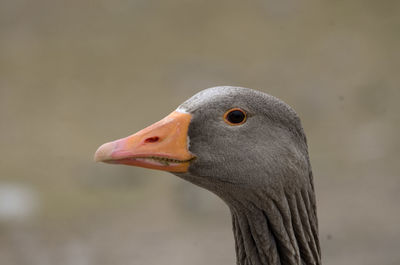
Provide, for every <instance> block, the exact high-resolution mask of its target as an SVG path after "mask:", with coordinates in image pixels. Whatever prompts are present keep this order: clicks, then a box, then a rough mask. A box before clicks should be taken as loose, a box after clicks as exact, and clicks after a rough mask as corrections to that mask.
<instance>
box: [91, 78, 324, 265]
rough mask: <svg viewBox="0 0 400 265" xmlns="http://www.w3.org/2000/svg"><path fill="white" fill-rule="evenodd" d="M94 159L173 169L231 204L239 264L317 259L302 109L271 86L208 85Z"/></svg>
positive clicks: (287, 264)
mask: <svg viewBox="0 0 400 265" xmlns="http://www.w3.org/2000/svg"><path fill="white" fill-rule="evenodd" d="M95 160H96V161H102V162H107V163H113V164H124V165H132V166H139V167H145V168H150V169H158V170H164V171H169V172H171V173H173V174H175V175H176V176H178V177H180V178H183V179H185V180H187V181H189V182H191V183H193V184H195V185H198V186H200V187H203V188H205V189H207V190H210V191H211V192H213V193H215V194H216V195H217V196H219V197H220V198H221V199H222V200H223V201H224V202H225V203H226V204H227V205H228V207H229V209H230V212H231V216H232V224H233V233H234V238H235V250H236V258H237V264H238V265H295V264H296V265H312V264H313V265H319V264H321V253H320V245H319V239H318V222H317V213H316V200H315V193H314V185H313V174H312V169H311V164H310V160H309V155H308V148H307V141H306V137H305V134H304V131H303V128H302V126H301V122H300V119H299V117H298V116H297V114H296V112H295V111H294V110H293V109H292V108H291V107H290V106H288V105H287V104H286V103H284V102H283V101H281V100H279V99H277V98H275V97H273V96H270V95H268V94H266V93H263V92H260V91H256V90H252V89H248V88H242V87H231V86H220V87H212V88H208V89H205V90H203V91H201V92H199V93H197V94H196V95H194V96H193V97H191V98H190V99H188V100H187V101H185V102H184V103H183V104H181V105H180V106H179V107H178V108H177V109H176V110H175V111H174V112H172V113H171V114H169V115H168V116H166V117H165V118H164V119H162V120H160V121H159V122H156V123H154V124H153V125H151V126H149V127H147V128H145V129H143V130H141V131H139V132H137V133H135V134H133V135H131V136H128V137H126V138H123V139H120V140H116V141H113V142H109V143H106V144H104V145H102V146H100V147H99V149H98V150H97V152H96V154H95Z"/></svg>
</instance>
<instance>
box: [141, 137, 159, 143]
mask: <svg viewBox="0 0 400 265" xmlns="http://www.w3.org/2000/svg"><path fill="white" fill-rule="evenodd" d="M158 140H160V138H159V137H158V136H153V137H149V138H147V139H146V140H144V142H145V143H155V142H158Z"/></svg>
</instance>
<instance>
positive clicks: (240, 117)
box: [224, 108, 246, 125]
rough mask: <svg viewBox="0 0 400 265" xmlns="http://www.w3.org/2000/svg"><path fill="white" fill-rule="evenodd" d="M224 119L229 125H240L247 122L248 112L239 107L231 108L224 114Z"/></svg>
mask: <svg viewBox="0 0 400 265" xmlns="http://www.w3.org/2000/svg"><path fill="white" fill-rule="evenodd" d="M224 121H225V122H226V123H228V124H229V125H240V124H243V123H245V122H246V112H244V110H241V109H239V108H234V109H230V110H228V111H227V112H225V114H224Z"/></svg>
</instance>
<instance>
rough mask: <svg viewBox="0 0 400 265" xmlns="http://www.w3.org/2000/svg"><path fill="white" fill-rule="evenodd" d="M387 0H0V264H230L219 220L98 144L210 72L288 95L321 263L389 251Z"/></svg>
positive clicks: (200, 83)
mask: <svg viewBox="0 0 400 265" xmlns="http://www.w3.org/2000/svg"><path fill="white" fill-rule="evenodd" d="M399 14H400V2H399V1H386V0H384V1H370V0H350V1H316V0H314V1H295V0H279V1H278V0H276V1H275V0H251V1H239V0H229V1H228V0H215V1H206V0H197V1H196V0H168V1H167V0H163V1H162V0H131V1H129V0H116V1H106V0H103V1H78V0H72V1H54V0H38V1H28V0H5V1H1V2H0V264H1V265H47V264H48V265H53V264H57V265H91V264H93V265H106V264H107V265H108V264H110V265H126V264H138V265H142V264H147V265H153V264H174V265H186V264H192V265H203V264H210V265H229V264H234V263H235V258H234V257H235V255H234V243H233V236H232V234H231V224H230V215H229V212H228V209H227V207H225V205H224V204H223V203H222V202H221V201H220V200H219V199H218V198H217V197H215V196H214V195H213V194H211V193H209V192H207V191H204V190H201V189H200V188H197V187H195V186H192V185H191V184H189V183H186V182H184V181H182V180H180V179H178V178H176V177H175V176H173V175H170V174H168V173H165V172H158V171H151V170H145V169H140V168H133V167H122V166H119V167H118V166H110V165H105V164H96V163H94V162H93V161H92V156H93V153H94V151H95V150H96V148H97V147H98V146H99V145H100V144H102V143H104V142H106V141H109V140H113V139H116V138H120V137H123V136H126V135H128V134H131V133H133V132H135V131H137V130H139V129H141V128H143V127H145V126H147V125H149V124H151V123H153V122H155V121H157V120H159V119H161V118H162V117H164V116H165V115H167V114H168V113H170V112H171V111H172V110H174V109H175V108H176V107H177V106H178V105H179V104H180V103H181V102H182V101H184V100H185V99H186V98H188V97H190V96H191V95H192V94H194V93H195V92H197V91H199V90H201V89H203V88H207V87H211V86H216V85H240V86H245V87H250V88H256V89H260V90H262V91H265V92H268V93H270V94H272V95H274V96H277V97H279V98H281V99H283V100H284V101H286V102H287V103H289V104H290V105H291V106H293V107H294V108H295V109H296V110H297V111H298V113H299V115H300V116H301V118H302V121H303V126H304V128H305V131H306V133H307V136H308V141H309V148H310V155H311V161H312V165H313V169H314V175H315V185H316V189H317V198H318V215H319V222H320V236H321V243H322V251H323V252H322V253H323V264H325V265H338V264H343V265H348V264H351V265H398V264H400V243H399V242H400V209H399V202H400V180H399V178H400V171H399V169H400V161H399V156H400V141H399V135H400V124H399V122H400V119H399V113H400V106H399V101H400V88H399V83H400V75H399V67H400V49H399V47H400V15H399Z"/></svg>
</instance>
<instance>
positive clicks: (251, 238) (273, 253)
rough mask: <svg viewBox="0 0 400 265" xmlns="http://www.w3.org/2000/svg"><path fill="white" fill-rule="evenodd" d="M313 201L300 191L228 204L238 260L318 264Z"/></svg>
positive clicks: (251, 264) (242, 263)
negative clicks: (282, 195)
mask: <svg viewBox="0 0 400 265" xmlns="http://www.w3.org/2000/svg"><path fill="white" fill-rule="evenodd" d="M264 196H265V195H264ZM310 199H311V200H310ZM312 201H313V198H310V197H309V196H308V194H306V193H305V192H303V193H302V192H299V194H293V195H289V196H287V195H284V198H282V199H281V200H274V199H273V198H266V199H265V197H264V200H263V201H258V202H257V203H253V202H247V203H245V204H244V203H243V202H241V204H239V203H238V202H237V203H233V205H230V209H231V213H232V223H233V232H234V237H235V248H236V257H237V264H238V265H320V264H321V259H320V247H319V241H318V228H317V219H316V215H315V204H313V203H312Z"/></svg>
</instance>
